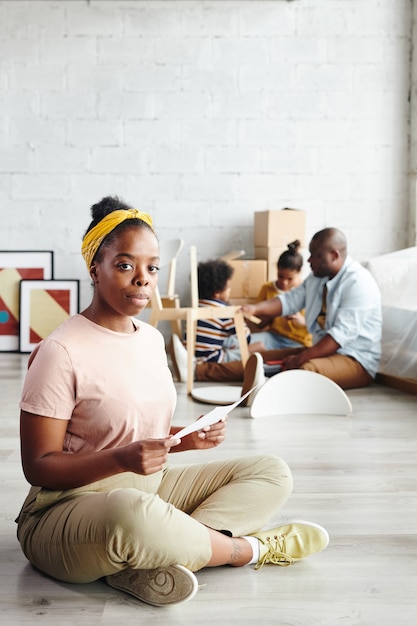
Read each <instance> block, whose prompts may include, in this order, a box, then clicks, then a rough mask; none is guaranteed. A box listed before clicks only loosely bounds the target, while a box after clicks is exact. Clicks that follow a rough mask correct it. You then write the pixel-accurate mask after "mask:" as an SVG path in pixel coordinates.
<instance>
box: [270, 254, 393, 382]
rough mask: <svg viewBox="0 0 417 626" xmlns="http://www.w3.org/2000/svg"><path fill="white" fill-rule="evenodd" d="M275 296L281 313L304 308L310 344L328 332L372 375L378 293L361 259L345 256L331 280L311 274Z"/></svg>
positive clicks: (375, 361) (378, 337)
mask: <svg viewBox="0 0 417 626" xmlns="http://www.w3.org/2000/svg"><path fill="white" fill-rule="evenodd" d="M325 284H326V285H327V300H326V322H325V326H324V328H321V327H320V326H319V324H318V322H317V316H318V315H319V313H320V311H321V308H322V297H323V289H324V285H325ZM278 297H279V298H280V300H281V302H282V315H291V314H293V313H296V312H297V311H300V310H301V309H305V317H306V324H307V328H308V330H309V331H310V333H312V335H313V345H315V344H316V343H317V342H318V341H319V340H320V339H321V338H322V337H324V335H330V336H331V337H333V339H334V340H335V341H336V342H337V343H338V344H339V346H340V348H339V349H338V350H337V352H338V353H339V354H345V355H347V356H351V357H353V358H354V359H356V360H357V361H358V362H359V363H360V364H361V365H362V366H363V367H364V368H365V369H366V370H367V372H369V374H370V375H371V376H375V374H376V373H377V371H378V365H379V360H380V358H381V332H382V314H381V295H380V292H379V288H378V285H377V284H376V282H375V280H374V278H373V276H372V275H371V274H370V272H369V271H368V270H367V269H365V268H364V267H363V266H362V265H361V264H360V263H358V262H357V261H354V260H353V259H352V258H351V257H349V256H348V257H347V258H346V260H345V263H344V264H343V267H342V269H341V270H340V271H339V272H338V273H337V274H336V276H334V277H333V278H332V279H331V280H329V279H328V277H325V278H318V277H316V276H314V275H313V274H310V275H309V276H307V278H306V279H305V280H304V282H303V283H302V285H300V287H297V288H296V289H292V290H291V291H287V292H286V293H284V294H281V295H279V296H278Z"/></svg>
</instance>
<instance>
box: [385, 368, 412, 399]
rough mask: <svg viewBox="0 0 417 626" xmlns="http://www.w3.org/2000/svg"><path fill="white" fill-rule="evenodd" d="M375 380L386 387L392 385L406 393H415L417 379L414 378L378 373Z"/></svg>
mask: <svg viewBox="0 0 417 626" xmlns="http://www.w3.org/2000/svg"><path fill="white" fill-rule="evenodd" d="M375 382H376V383H379V384H380V385H386V386H387V387H393V388H394V389H399V390H400V391H405V392H406V393H412V394H414V395H417V380H416V379H414V378H401V377H400V376H392V375H391V374H382V373H378V374H377V375H376V377H375Z"/></svg>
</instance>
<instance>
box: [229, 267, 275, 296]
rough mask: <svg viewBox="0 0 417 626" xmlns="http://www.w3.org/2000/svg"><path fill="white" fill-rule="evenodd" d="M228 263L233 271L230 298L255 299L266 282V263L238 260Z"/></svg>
mask: <svg viewBox="0 0 417 626" xmlns="http://www.w3.org/2000/svg"><path fill="white" fill-rule="evenodd" d="M228 263H229V264H230V265H231V266H232V267H233V269H234V272H233V276H232V280H231V287H232V290H231V293H230V298H232V299H236V298H245V299H247V298H256V297H257V296H258V293H259V290H260V288H261V286H262V285H263V284H264V283H265V282H266V280H267V278H266V275H267V262H266V261H264V260H263V259H239V260H236V261H228Z"/></svg>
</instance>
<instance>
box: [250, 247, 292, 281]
mask: <svg viewBox="0 0 417 626" xmlns="http://www.w3.org/2000/svg"><path fill="white" fill-rule="evenodd" d="M285 250H288V246H285V247H283V248H277V247H275V246H274V247H272V248H264V247H256V248H255V257H256V258H257V259H263V260H265V261H266V263H267V266H266V280H267V281H270V280H276V279H277V273H278V270H277V262H278V259H279V257H280V256H281V254H282V253H283V252H285Z"/></svg>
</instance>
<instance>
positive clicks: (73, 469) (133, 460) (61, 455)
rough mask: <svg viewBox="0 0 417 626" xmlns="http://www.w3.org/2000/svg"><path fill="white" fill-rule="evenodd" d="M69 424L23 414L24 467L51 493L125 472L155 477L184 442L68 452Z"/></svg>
mask: <svg viewBox="0 0 417 626" xmlns="http://www.w3.org/2000/svg"><path fill="white" fill-rule="evenodd" d="M66 429H67V421H66V420H61V419H52V418H49V417H43V416H40V415H33V414H30V413H26V412H25V411H22V412H21V420H20V432H21V449H22V464H23V470H24V473H25V476H26V478H27V480H28V482H29V483H30V484H32V485H37V486H40V487H46V488H47V489H74V488H75V487H82V486H83V485H86V484H88V483H92V482H95V481H97V480H101V479H103V478H107V477H108V476H112V475H114V474H119V473H121V472H134V473H136V474H144V475H148V474H153V473H155V472H158V471H160V470H161V469H162V468H163V466H164V464H165V463H166V461H167V457H168V453H169V451H170V449H171V448H173V447H174V446H178V445H179V443H180V440H179V439H177V438H175V436H174V437H172V436H169V437H166V438H163V439H144V440H142V441H135V442H134V443H131V444H128V445H126V446H123V447H120V448H109V449H104V450H100V451H98V452H84V453H83V452H79V453H76V454H71V453H68V452H64V451H63V448H64V438H65V433H66Z"/></svg>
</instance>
